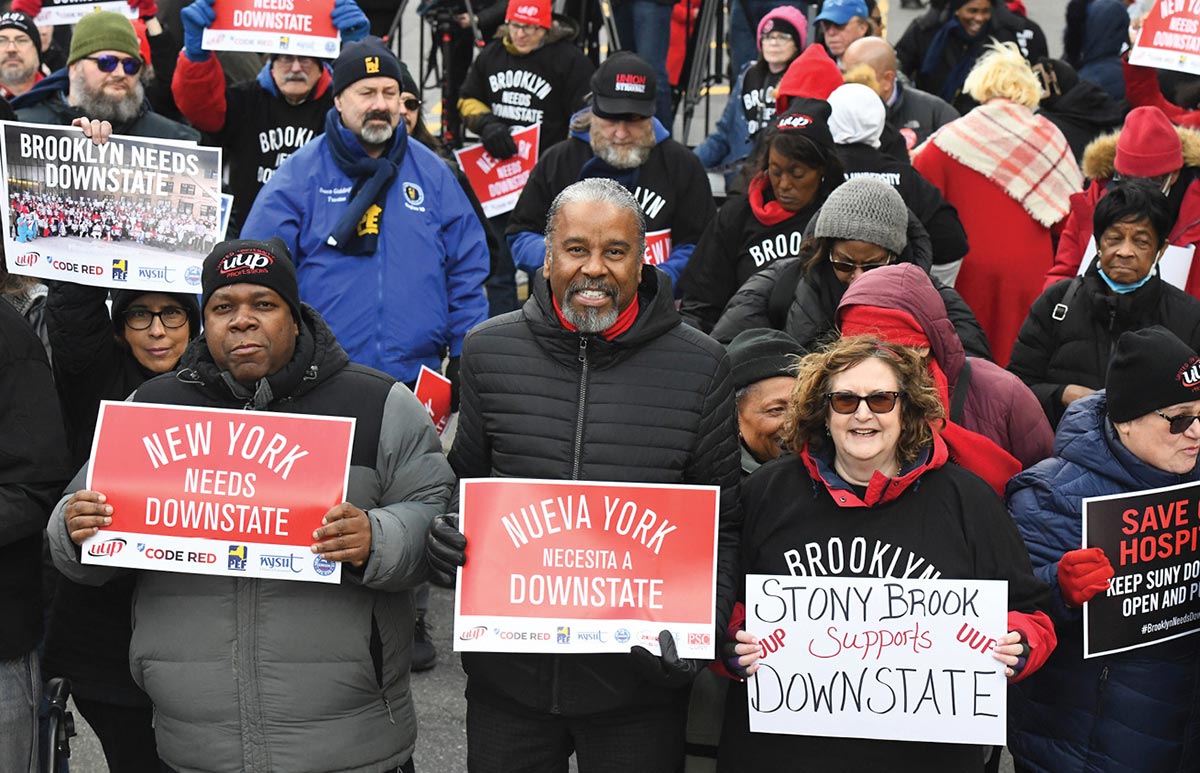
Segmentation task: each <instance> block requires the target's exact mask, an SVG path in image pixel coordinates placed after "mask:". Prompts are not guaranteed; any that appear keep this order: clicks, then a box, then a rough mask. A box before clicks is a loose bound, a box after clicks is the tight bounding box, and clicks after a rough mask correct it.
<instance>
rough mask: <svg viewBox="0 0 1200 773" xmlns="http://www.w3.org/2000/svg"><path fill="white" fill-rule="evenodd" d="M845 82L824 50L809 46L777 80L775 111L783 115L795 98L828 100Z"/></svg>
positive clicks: (835, 64) (819, 47) (822, 47)
mask: <svg viewBox="0 0 1200 773" xmlns="http://www.w3.org/2000/svg"><path fill="white" fill-rule="evenodd" d="M845 82H846V81H845V79H844V78H842V71H841V70H839V69H838V66H837V63H836V62H834V61H833V60H832V59H830V58H829V54H828V53H827V52H826V51H825V46H809V47H808V48H806V49H804V53H803V54H801V55H800V56H798V57H796V59H795V60H794V61H793V62H792V63H791V64H790V65H788V68H787V72H785V73H784V74H783V78H781V79H780V81H779V95H778V96H777V97H776V98H775V109H776V110H778V111H779V112H781V113H782V112H783V111H785V110H787V106H788V102H790V101H791V100H792V99H794V98H795V97H807V98H809V99H828V98H829V95H830V94H832V93H833V90H834V89H836V88H837V87H838V86H841V85H842V84H843V83H845Z"/></svg>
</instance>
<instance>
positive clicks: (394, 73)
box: [333, 35, 412, 97]
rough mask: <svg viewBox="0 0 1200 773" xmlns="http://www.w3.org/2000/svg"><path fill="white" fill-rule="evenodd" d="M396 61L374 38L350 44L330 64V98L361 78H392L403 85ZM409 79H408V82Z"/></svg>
mask: <svg viewBox="0 0 1200 773" xmlns="http://www.w3.org/2000/svg"><path fill="white" fill-rule="evenodd" d="M400 68H401V64H400V60H399V59H397V58H396V55H395V54H393V53H392V49H390V48H388V45H387V43H384V42H383V41H382V40H380V39H379V38H377V37H375V36H374V35H368V36H367V37H365V38H363V39H362V40H360V41H358V42H355V43H351V44H350V45H348V46H346V47H344V48H343V49H342V53H341V54H340V55H339V56H338V58H337V59H336V60H334V63H333V95H334V96H335V97H336V96H337V95H338V94H341V93H342V92H343V91H345V90H346V87H347V86H349V85H350V84H352V83H357V82H358V81H360V80H363V79H364V78H394V79H395V80H396V82H397V83H400V84H401V85H403V83H404V76H403V73H402V71H401V69H400ZM411 79H412V76H411V75H410V76H409V80H411Z"/></svg>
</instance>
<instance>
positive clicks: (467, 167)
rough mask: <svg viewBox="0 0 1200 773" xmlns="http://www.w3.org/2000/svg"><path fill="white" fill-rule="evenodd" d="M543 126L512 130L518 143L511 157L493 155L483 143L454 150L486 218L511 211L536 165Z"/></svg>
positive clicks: (535, 125)
mask: <svg viewBox="0 0 1200 773" xmlns="http://www.w3.org/2000/svg"><path fill="white" fill-rule="evenodd" d="M541 135H542V126H541V124H534V125H533V126H526V127H525V128H524V129H517V130H516V131H514V132H513V133H512V138H513V142H515V143H516V144H517V155H515V156H513V157H512V158H506V159H503V160H501V159H497V158H493V157H492V155H491V154H490V153H488V152H487V150H485V149H484V147H483V145H468V146H467V147H465V148H463V149H462V150H456V151H454V156H455V158H457V159H458V165H459V166H460V167H461V168H462V170H463V174H465V175H466V176H467V180H469V181H470V183H471V190H473V191H475V196H476V197H478V199H479V204H480V206H482V207H483V214H485V215H487V216H488V217H495V216H496V215H503V214H504V213H505V212H511V211H512V209H513V207H515V206H517V199H519V198H521V191H523V190H525V183H527V182H529V175H530V174H531V173H532V172H533V167H534V165H536V164H537V159H538V146H539V143H540V142H541Z"/></svg>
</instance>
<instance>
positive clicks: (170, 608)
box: [48, 239, 454, 772]
mask: <svg viewBox="0 0 1200 773" xmlns="http://www.w3.org/2000/svg"><path fill="white" fill-rule="evenodd" d="M248 265H249V266H251V268H249V269H247V266H248ZM202 288H203V313H204V337H203V338H199V339H196V340H195V341H193V342H192V344H191V346H190V347H189V348H188V350H187V353H186V354H185V355H184V358H183V361H182V362H181V365H180V371H179V372H178V373H177V374H176V373H172V374H167V375H164V376H161V377H158V378H155V379H152V380H151V381H149V382H147V383H145V384H144V385H142V386H141V387H140V388H138V390H137V391H136V392H135V393H134V395H133V397H132V398H131V399H132V400H133V401H135V402H146V403H161V404H168V405H189V406H198V407H209V408H237V409H241V408H245V409H249V410H266V411H278V410H286V411H287V412H289V413H301V414H304V413H308V414H316V415H322V416H352V417H354V418H355V419H356V422H357V424H356V430H355V433H354V445H353V448H352V451H351V459H350V476H349V489H348V491H347V501H345V502H342V503H341V504H338V505H336V506H334V507H333V508H331V509H330V510H329V512H328V513H326V515H325V518H324V524H325V525H324V526H322V527H321V528H319V529H317V530H316V531H315V532H314V533H313V545H312V551H313V553H315V554H319V555H321V556H322V557H324V558H325V559H326V560H330V561H339V562H344V563H345V564H346V566H345V567H344V569H343V572H342V580H341V583H340V584H337V585H324V584H313V583H303V582H290V583H284V582H271V581H265V580H259V579H253V578H246V579H241V578H239V579H233V578H229V577H218V576H201V575H191V574H179V573H172V572H141V573H139V574H138V575H137V594H136V597H135V599H136V600H135V602H134V610H133V612H134V613H133V620H134V624H133V640H132V642H131V645H130V659H131V670H132V672H133V676H134V679H135V680H136V681H137V682H138V684H139V685H141V686H142V687H143V689H145V690H146V692H147V694H148V695H149V696H150V698H151V700H152V701H154V706H155V734H156V738H157V741H158V752H159V755H160V756H161V757H162V759H163V761H164V762H166V763H167V764H168V765H169V766H170V767H172V768H175V769H177V770H207V771H230V772H232V771H243V770H256V771H270V770H278V771H292V770H310V771H333V770H359V771H367V770H371V771H393V770H401V771H411V770H412V769H413V768H412V759H411V758H412V751H413V746H414V742H415V739H416V718H415V716H414V714H413V707H412V700H411V694H410V690H409V684H408V678H409V677H408V671H409V663H408V657H409V645H410V642H411V641H412V625H413V601H412V591H411V589H412V588H413V586H415V585H416V584H417V583H418V582H420V581H421V580H422V579H423V578H424V574H425V572H426V563H425V560H424V551H423V547H422V544H423V538H424V531H425V529H426V527H427V526H428V524H429V522H430V520H431V519H432V517H433V516H434V515H435V514H437V513H441V512H444V510H445V507H446V502H447V499H448V497H449V494H450V488H451V486H452V485H453V482H454V475H453V473H452V472H451V470H450V467H449V465H448V464H447V463H446V460H445V458H444V457H443V456H442V451H441V443H440V442H439V440H438V438H437V436H436V434H435V433H434V430H433V425H432V423H431V422H430V421H429V419H428V417H427V416H426V415H425V410H424V408H423V406H421V404H420V403H419V402H418V401H417V400H416V398H414V397H413V395H412V393H411V392H409V390H408V389H407V388H405V387H404V386H403V385H402V384H397V383H396V382H395V381H394V380H393V379H391V378H389V377H388V376H386V375H385V374H383V373H380V372H378V371H375V370H372V369H370V368H366V367H363V366H361V365H357V364H354V363H351V362H350V361H349V358H348V357H347V356H346V352H345V351H344V350H343V349H342V348H341V346H340V345H338V342H337V339H336V338H335V337H334V335H333V333H332V332H331V331H330V329H329V327H328V326H327V325H326V324H325V322H324V320H323V319H322V318H321V316H320V314H318V313H317V312H316V311H315V310H314V309H313V308H312V307H311V306H308V305H306V304H301V302H300V294H299V290H298V287H297V283H296V271H295V268H294V266H293V264H292V256H291V255H289V254H288V251H287V248H286V247H285V246H284V245H283V244H282V243H281V242H280V241H279V240H277V239H272V240H271V241H269V242H256V241H248V240H243V241H231V242H223V243H221V244H219V245H217V248H216V249H215V250H214V251H213V252H212V253H211V254H210V255H209V256H208V258H206V259H205V262H204V270H203V276H202ZM86 473H87V468H86V467H85V468H84V470H82V471H81V472H80V473H79V475H77V476H76V479H75V481H74V482H73V483H72V484H71V486H70V487H69V488H68V495H67V496H66V497H65V498H64V499H63V500H62V501H60V502H59V504H58V507H57V508H56V509H55V512H54V515H53V517H52V521H51V523H50V525H49V527H48V533H49V535H50V542H51V550H52V553H53V557H54V561H55V564H56V565H57V566H58V567H59V568H60V569H61V570H62V571H63V572H64V573H65V574H66V575H67V576H69V577H71V578H72V579H75V580H76V581H78V582H88V583H91V584H100V583H103V582H106V581H107V580H109V579H111V578H112V577H113V576H115V575H116V574H118V573H119V572H120V571H121V570H115V569H112V568H109V567H97V566H94V565H89V566H83V565H82V564H81V563H80V548H79V545H80V544H81V543H82V542H83V541H84V540H85V539H86V538H87V537H89V536H91V535H93V534H95V533H97V531H98V530H102V529H105V528H108V527H112V528H114V529H119V528H121V523H122V519H129V518H130V517H131V516H134V514H131V513H127V512H119V511H116V510H114V508H113V507H112V506H110V505H107V504H105V499H104V496H103V492H97V491H88V490H80V489H82V486H83V482H84V481H85V480H86V477H85V476H86ZM134 517H136V516H134ZM126 522H128V521H126Z"/></svg>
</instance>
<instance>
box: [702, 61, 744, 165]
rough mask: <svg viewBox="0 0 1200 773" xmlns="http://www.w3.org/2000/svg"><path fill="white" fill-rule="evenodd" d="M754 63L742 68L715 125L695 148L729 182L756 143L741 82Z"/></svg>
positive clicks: (703, 160)
mask: <svg viewBox="0 0 1200 773" xmlns="http://www.w3.org/2000/svg"><path fill="white" fill-rule="evenodd" d="M753 66H754V63H753V62H751V63H750V64H748V65H746V66H745V67H743V68H742V73H741V75H739V76H738V79H737V84H736V85H735V86H734V87H733V90H732V91H730V92H729V101H728V102H726V103H725V109H724V110H723V111H721V117H720V118H719V119H718V120H717V125H716V128H714V129H713V130H712V133H711V134H709V135H708V137H706V138H705V139H704V142H702V143H700V144H699V145H697V146H696V147H695V150H694V151H693V152H695V154H696V157H697V158H699V159H700V163H701V164H704V168H705V169H712V170H716V171H720V172H724V173H725V178H726V182H728V181H729V180H730V178H732V177H733V176H734V175H736V174H737V168H736V167H737V165H739V164H741V162H743V161H745V160H746V157H747V156H749V155H750V150H751V149H752V148H753V147H754V143H752V142H751V141H750V125H749V124H748V123H746V114H745V112H744V111H743V109H742V84H744V83H745V82H746V73H747V72H749V71H750V68H751V67H753Z"/></svg>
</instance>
